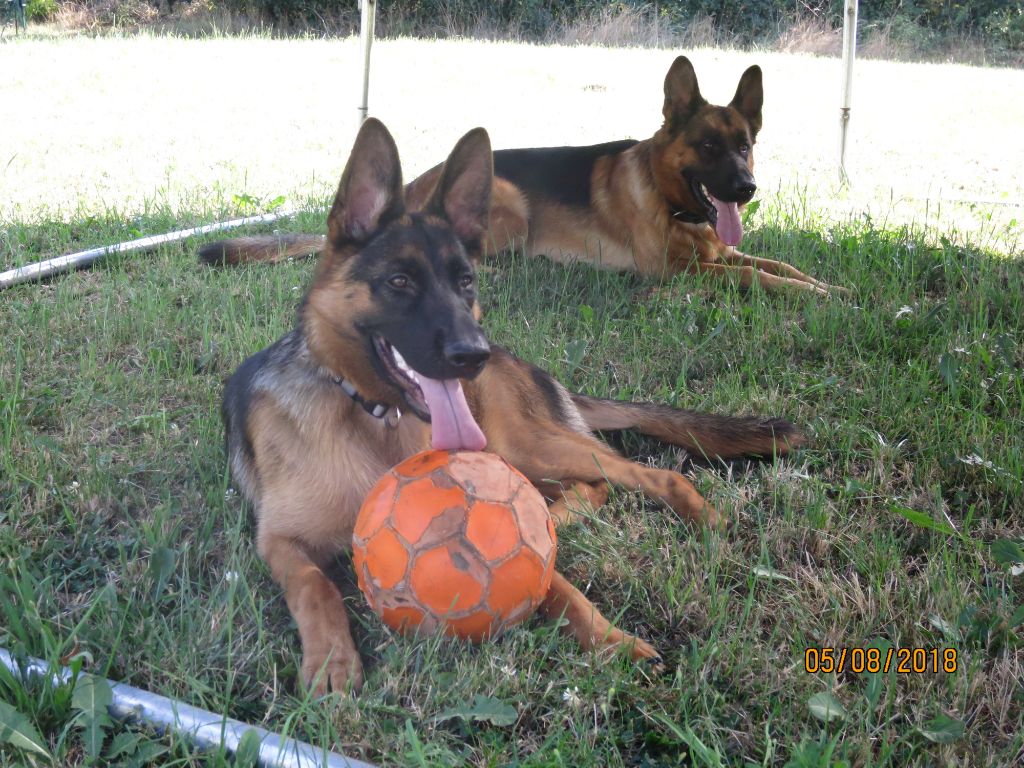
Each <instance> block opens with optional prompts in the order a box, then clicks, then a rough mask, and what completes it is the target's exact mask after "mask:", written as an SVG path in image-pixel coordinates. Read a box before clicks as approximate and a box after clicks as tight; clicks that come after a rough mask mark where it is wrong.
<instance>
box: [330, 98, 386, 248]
mask: <svg viewBox="0 0 1024 768" xmlns="http://www.w3.org/2000/svg"><path fill="white" fill-rule="evenodd" d="M403 213H405V200H404V197H403V194H402V166H401V164H400V163H399V160H398V147H396V146H395V140H394V139H393V138H391V134H390V133H388V129H387V128H385V127H384V124H383V123H382V122H381V121H380V120H377V119H375V118H372V117H371V118H369V119H367V120H366V121H365V122H364V123H363V125H362V127H361V128H360V129H359V134H358V135H357V136H356V143H355V144H354V145H353V146H352V154H351V155H349V158H348V164H347V165H346V166H345V171H344V173H342V174H341V183H340V184H339V185H338V194H337V195H335V197H334V205H332V206H331V212H330V213H329V214H327V239H328V241H329V242H330V243H332V244H334V245H342V244H345V243H349V242H356V243H362V242H365V241H366V240H368V239H369V238H370V237H371V236H372V235H373V234H375V233H376V232H377V230H379V229H380V228H381V227H382V226H384V225H385V224H387V223H388V222H389V221H391V220H393V219H396V218H398V217H399V216H401V215H402V214H403Z"/></svg>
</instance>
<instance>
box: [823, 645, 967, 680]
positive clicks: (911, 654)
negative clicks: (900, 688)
mask: <svg viewBox="0 0 1024 768" xmlns="http://www.w3.org/2000/svg"><path fill="white" fill-rule="evenodd" d="M959 664H960V657H959V654H958V653H957V649H956V648H922V647H918V648H884V649H883V648H833V647H828V646H824V647H810V648H807V649H805V650H804V672H806V673H808V674H812V675H813V674H818V673H821V674H825V675H830V674H833V673H835V674H837V675H839V674H842V673H844V672H852V673H854V674H857V675H859V674H863V673H865V672H866V673H871V674H873V673H875V672H886V673H887V672H889V671H890V670H895V672H896V674H899V675H923V674H925V673H932V674H936V673H945V674H953V673H954V672H956V671H957V669H959Z"/></svg>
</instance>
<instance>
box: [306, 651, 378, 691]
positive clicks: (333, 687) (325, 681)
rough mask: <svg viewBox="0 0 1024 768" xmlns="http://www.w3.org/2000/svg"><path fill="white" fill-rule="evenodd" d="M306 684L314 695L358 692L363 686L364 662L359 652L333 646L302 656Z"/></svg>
mask: <svg viewBox="0 0 1024 768" xmlns="http://www.w3.org/2000/svg"><path fill="white" fill-rule="evenodd" d="M302 682H303V683H304V684H305V686H306V689H307V690H309V691H310V692H312V693H313V695H314V696H325V695H327V694H328V693H332V692H335V693H347V692H348V691H349V690H351V691H352V693H358V692H359V689H360V688H362V687H363V663H362V661H360V659H359V653H358V652H357V651H355V650H351V649H345V648H342V647H340V646H333V647H331V648H329V649H328V650H326V651H323V652H314V653H310V652H306V653H304V654H303V655H302Z"/></svg>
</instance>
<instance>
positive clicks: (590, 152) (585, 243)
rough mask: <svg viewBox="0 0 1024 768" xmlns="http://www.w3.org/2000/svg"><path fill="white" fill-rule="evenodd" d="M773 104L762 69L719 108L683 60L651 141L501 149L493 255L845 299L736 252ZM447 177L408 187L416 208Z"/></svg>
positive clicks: (433, 174) (432, 176)
mask: <svg viewBox="0 0 1024 768" xmlns="http://www.w3.org/2000/svg"><path fill="white" fill-rule="evenodd" d="M763 100H764V95H763V89H762V86H761V68H760V67H757V66H752V67H750V68H749V69H747V71H746V72H744V73H743V76H742V77H741V78H740V82H739V86H738V87H737V88H736V95H735V96H733V99H732V101H731V102H729V104H728V106H724V107H719V106H714V105H712V104H709V103H708V102H707V101H705V100H704V98H703V97H702V96H701V94H700V89H699V88H698V86H697V75H696V74H695V72H694V70H693V65H692V64H691V63H690V61H689V59H687V58H686V57H685V56H679V57H678V58H677V59H676V60H675V61H674V62H673V64H672V67H671V68H670V69H669V71H668V75H667V76H666V77H665V103H664V106H663V107H662V113H663V114H664V116H665V122H664V124H663V125H662V126H661V128H660V129H658V131H657V132H656V133H655V134H654V136H653V137H651V138H650V139H646V140H645V141H633V140H625V141H613V142H610V143H607V144H597V145H594V146H589V147H546V148H542V149H506V150H499V151H497V152H495V153H494V173H495V182H494V191H493V195H492V202H491V219H490V232H489V237H488V239H487V248H488V251H489V252H494V251H501V250H504V249H506V248H508V247H509V246H510V244H511V245H513V246H517V247H522V248H523V249H524V250H525V252H526V253H528V254H531V255H546V256H548V257H549V258H552V259H555V260H557V261H584V262H588V263H590V264H593V265H595V266H598V267H605V268H609V269H616V270H623V271H635V272H639V273H640V274H642V275H645V276H647V277H652V278H656V279H667V278H671V277H672V276H673V275H675V274H678V273H680V272H690V273H707V274H712V275H717V276H719V277H724V278H730V279H733V280H736V281H738V282H739V284H740V285H742V286H744V287H749V286H750V285H751V284H752V283H754V282H758V283H760V284H761V286H762V287H763V288H766V289H771V290H778V289H796V290H803V291H812V292H815V293H821V294H827V293H829V292H831V291H836V290H839V291H841V292H842V291H843V289H836V288H835V287H833V286H830V285H828V284H826V283H823V282H820V281H818V280H815V279H814V278H812V277H810V276H808V275H805V274H804V273H803V272H801V271H800V270H798V269H796V268H795V267H792V266H790V265H788V264H784V263H783V262H781V261H773V260H771V259H761V258H755V257H753V256H747V255H745V254H743V253H740V252H739V251H737V250H736V247H735V246H737V245H739V243H740V239H741V238H742V236H743V225H742V223H741V221H740V207H741V206H743V205H745V204H746V203H748V202H749V201H750V200H751V198H753V196H754V192H755V191H756V190H757V186H756V185H755V183H754V174H753V170H754V143H755V141H756V140H757V134H758V131H759V130H760V129H761V105H762V102H763ZM439 174H440V168H434V169H433V170H430V171H427V173H425V174H424V175H423V176H421V177H420V178H418V179H416V180H415V181H413V182H412V183H411V184H410V185H409V189H408V190H407V192H406V199H407V200H408V201H409V204H410V205H412V206H416V205H418V204H419V201H420V200H423V199H426V197H427V196H428V195H429V194H430V191H431V190H432V189H433V187H434V185H435V184H436V183H437V178H438V175H439Z"/></svg>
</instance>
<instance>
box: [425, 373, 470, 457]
mask: <svg viewBox="0 0 1024 768" xmlns="http://www.w3.org/2000/svg"><path fill="white" fill-rule="evenodd" d="M418 378H419V385H420V389H421V390H422V391H423V399H425V400H426V401H427V408H429V409H430V432H431V435H430V444H431V446H432V447H433V448H435V449H437V450H439V451H458V450H467V451H482V450H483V449H484V446H486V445H487V438H486V437H484V433H483V431H482V430H481V429H480V427H479V426H478V425H477V423H476V419H474V418H473V414H472V413H470V412H469V404H468V403H467V402H466V395H465V393H463V391H462V384H461V383H460V382H459V380H458V379H428V378H427V377H426V376H423V375H422V374H420V375H419V377H418Z"/></svg>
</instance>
